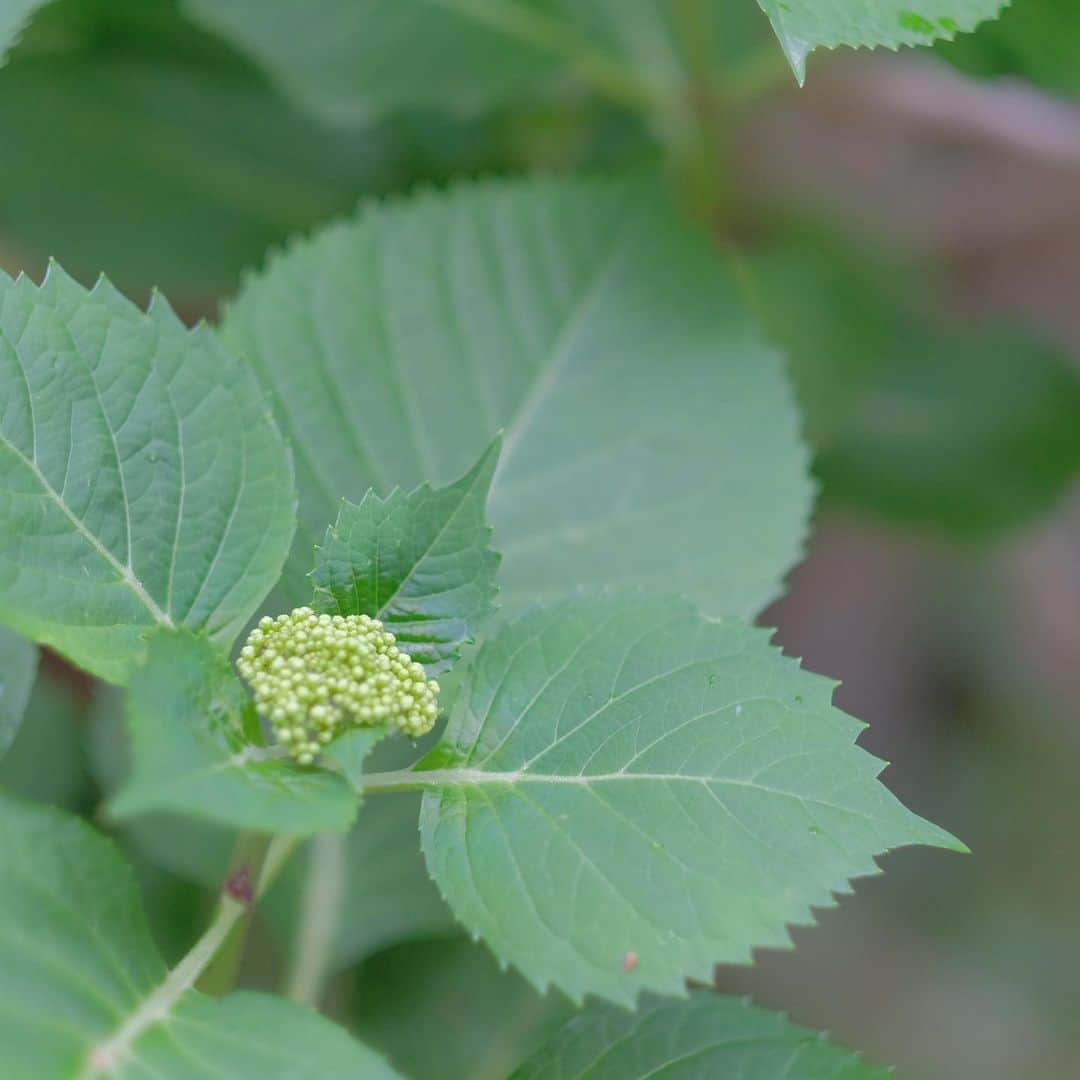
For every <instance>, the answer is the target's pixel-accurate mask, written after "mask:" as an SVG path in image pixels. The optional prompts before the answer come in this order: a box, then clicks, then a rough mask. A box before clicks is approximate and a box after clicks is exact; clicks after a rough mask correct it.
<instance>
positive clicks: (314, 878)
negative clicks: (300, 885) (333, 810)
mask: <svg viewBox="0 0 1080 1080" xmlns="http://www.w3.org/2000/svg"><path fill="white" fill-rule="evenodd" d="M345 862H346V859H345V837H344V836H342V835H340V834H337V833H324V834H322V835H320V836H316V837H315V839H314V840H313V841H312V844H311V857H310V860H309V863H308V870H307V881H306V884H305V886H304V896H303V900H302V901H301V907H300V918H299V921H298V923H299V929H298V936H297V941H296V948H295V951H294V953H293V965H292V970H291V971H290V973H289V982H288V987H287V989H286V994H287V996H288V997H289V998H290V999H291V1000H292V1001H295V1002H298V1003H299V1004H302V1005H318V1003H319V998H320V996H321V995H322V990H323V985H324V983H325V982H326V975H327V972H328V971H329V968H330V958H331V956H332V955H333V951H334V936H335V933H336V932H337V927H338V923H339V921H340V919H341V906H342V901H343V898H344V895H345Z"/></svg>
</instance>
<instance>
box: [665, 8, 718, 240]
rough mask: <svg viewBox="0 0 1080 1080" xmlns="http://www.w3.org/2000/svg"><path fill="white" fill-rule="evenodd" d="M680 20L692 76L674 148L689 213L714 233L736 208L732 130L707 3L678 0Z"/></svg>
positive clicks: (681, 38) (682, 44)
mask: <svg viewBox="0 0 1080 1080" xmlns="http://www.w3.org/2000/svg"><path fill="white" fill-rule="evenodd" d="M675 16H676V28H677V31H678V38H679V49H680V51H681V53H682V57H683V64H684V67H685V69H686V71H687V74H688V79H687V87H686V102H685V105H686V115H687V117H688V118H689V121H690V123H689V130H688V131H687V132H686V134H685V135H684V137H683V141H682V144H681V145H677V146H676V147H675V167H676V169H677V171H678V180H679V184H680V187H681V189H682V194H683V199H684V201H685V202H686V204H687V206H688V208H689V209H690V211H691V213H693V214H694V215H695V216H696V217H698V218H699V219H701V220H702V221H703V222H704V223H705V224H706V225H707V226H708V227H709V228H710V229H712V228H715V227H716V226H717V224H718V223H719V222H720V220H721V219H722V218H723V216H724V214H725V211H726V210H727V208H728V207H729V205H730V203H731V177H730V168H729V153H728V143H729V139H730V125H729V122H728V116H727V110H726V107H725V102H724V101H723V99H722V96H721V94H720V92H719V89H718V87H717V84H716V74H715V72H714V70H713V55H714V42H713V40H712V23H711V20H710V18H709V11H708V8H707V6H706V3H705V2H704V0H676V2H675ZM685 130H686V128H685V125H684V131H685Z"/></svg>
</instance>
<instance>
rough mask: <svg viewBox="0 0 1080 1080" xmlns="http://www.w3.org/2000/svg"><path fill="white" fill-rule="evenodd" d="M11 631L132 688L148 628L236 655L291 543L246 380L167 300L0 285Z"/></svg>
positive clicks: (0, 553) (283, 474)
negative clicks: (141, 301)
mask: <svg viewBox="0 0 1080 1080" xmlns="http://www.w3.org/2000/svg"><path fill="white" fill-rule="evenodd" d="M0 394H2V395H3V398H4V400H5V403H6V407H5V409H4V413H3V418H2V420H0V621H3V622H5V623H7V624H9V625H10V626H12V627H13V628H14V629H16V630H18V631H19V632H21V633H23V634H25V635H26V636H27V637H30V638H32V639H34V640H37V641H40V642H43V643H45V644H48V645H51V646H53V647H54V648H55V649H57V650H59V651H60V652H63V653H64V654H65V655H67V656H68V657H70V658H71V659H72V660H73V661H74V662H75V663H77V664H79V665H81V666H82V667H85V668H86V669H87V670H89V671H91V672H93V673H94V674H96V675H100V676H101V677H102V678H105V679H109V680H112V681H115V682H123V681H125V680H126V679H127V678H128V676H129V675H130V672H131V670H132V668H133V666H134V665H135V664H136V663H137V662H138V660H139V658H140V656H141V655H142V653H143V648H144V646H143V635H144V634H145V633H146V632H147V631H148V630H149V629H151V628H154V627H162V626H163V627H179V626H183V627H187V628H190V629H193V630H196V629H197V630H201V631H204V632H205V633H207V634H209V635H210V636H211V637H212V638H213V639H214V640H215V641H217V642H218V643H220V644H221V645H222V646H226V647H227V646H228V645H229V644H231V642H232V641H233V639H234V638H235V637H236V635H237V633H238V632H239V630H240V629H241V628H242V627H243V625H244V623H245V622H246V621H247V620H248V618H249V617H250V616H251V614H252V612H253V611H254V610H255V608H256V607H257V605H258V604H259V602H260V601H261V600H262V598H263V597H264V596H265V594H266V593H267V591H268V590H269V589H270V587H271V586H272V585H273V584H274V582H275V580H276V579H277V577H278V574H279V571H280V569H281V565H282V561H283V560H284V557H285V554H286V552H287V551H288V547H289V543H290V541H291V539H292V533H293V528H294V509H293V500H294V495H293V488H292V470H291V465H290V461H289V456H288V453H287V451H286V449H285V446H284V444H283V443H282V441H281V437H280V435H279V433H278V430H277V428H276V426H275V425H274V422H273V420H272V419H271V417H270V415H269V413H268V410H267V408H266V405H265V404H264V403H263V400H262V396H261V394H260V392H259V389H258V387H257V386H256V384H255V380H254V379H253V378H252V375H251V372H250V370H249V369H248V368H247V367H246V366H245V365H242V364H239V363H237V361H236V360H235V359H234V358H233V357H232V356H230V355H229V353H228V352H227V351H226V350H225V349H224V348H223V347H222V346H221V345H220V343H219V342H218V339H217V337H216V335H215V334H214V333H213V332H212V331H211V330H210V329H209V328H207V327H205V326H199V327H197V328H196V329H194V330H188V329H186V328H185V327H184V326H183V325H182V324H181V323H180V321H179V320H178V319H177V318H176V316H175V315H174V314H173V313H172V311H171V310H170V308H169V307H168V305H167V304H166V303H165V302H164V301H163V300H161V298H160V297H156V298H155V300H154V302H153V303H152V305H151V307H150V311H149V312H148V313H143V312H141V311H139V310H138V309H137V308H136V307H134V306H133V305H132V304H131V303H129V302H128V301H127V300H125V299H124V298H123V297H122V296H121V295H120V294H119V293H117V292H116V291H115V290H114V289H113V288H112V287H111V286H110V285H109V284H108V282H106V281H105V280H104V279H101V280H100V281H99V282H98V284H97V285H96V286H95V287H94V289H93V290H92V291H90V292H88V291H87V290H86V289H84V288H83V287H82V286H81V285H78V284H77V283H76V282H74V281H73V280H72V279H71V278H69V277H67V275H65V274H64V273H63V271H61V270H60V269H59V268H58V267H56V266H53V267H52V268H51V269H50V271H49V274H48V276H47V277H46V279H45V281H44V282H43V283H42V285H41V286H40V287H39V286H37V285H35V284H34V283H33V282H31V281H30V280H29V279H27V278H25V277H19V278H18V279H17V280H14V281H13V280H11V279H10V278H8V277H7V276H5V275H0Z"/></svg>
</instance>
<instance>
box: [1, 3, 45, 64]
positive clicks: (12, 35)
mask: <svg viewBox="0 0 1080 1080" xmlns="http://www.w3.org/2000/svg"><path fill="white" fill-rule="evenodd" d="M44 3H45V0H0V66H2V65H3V63H4V60H5V59H6V58H7V52H8V49H10V48H11V47H12V46H13V45H14V44H15V42H16V41H18V39H19V34H21V33H22V29H23V27H24V26H25V25H26V22H27V20H28V19H29V18H30V16H31V15H33V13H34V12H35V11H36V10H37V9H38V8H39V7H41V5H42V4H44Z"/></svg>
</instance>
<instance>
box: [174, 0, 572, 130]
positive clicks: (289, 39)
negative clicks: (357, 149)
mask: <svg viewBox="0 0 1080 1080" xmlns="http://www.w3.org/2000/svg"><path fill="white" fill-rule="evenodd" d="M500 6H501V5H500ZM184 7H185V9H186V10H187V11H188V12H189V13H190V14H191V15H192V17H194V18H195V19H197V20H198V21H200V22H201V23H203V24H204V25H205V26H207V27H208V28H210V29H212V30H216V31H217V32H218V33H220V34H222V35H223V36H224V37H225V38H227V39H228V40H229V41H231V42H233V43H234V44H235V45H237V46H238V47H240V48H242V49H244V50H245V51H248V52H251V53H252V54H253V55H254V56H255V57H257V58H258V60H259V61H260V62H261V63H262V65H263V66H264V67H265V68H266V69H267V70H268V71H269V72H270V74H271V75H272V76H273V77H274V78H275V79H276V80H277V81H278V82H280V83H281V85H282V86H283V87H284V88H285V89H286V91H288V92H289V93H290V94H291V95H292V96H293V97H295V98H296V99H297V100H298V101H300V102H301V103H302V104H304V105H306V106H307V107H308V108H309V109H311V110H312V111H313V112H315V113H316V114H317V115H319V116H321V117H322V118H323V119H324V120H326V121H328V122H330V123H334V124H350V123H351V124H356V123H366V122H368V121H370V120H372V119H374V118H376V117H378V116H379V115H381V114H383V113H385V112H389V111H394V110H397V109H403V108H431V107H437V108H440V109H449V110H451V111H454V112H461V113H468V112H475V111H478V110H480V109H487V108H489V107H491V106H492V105H494V104H498V103H500V102H505V101H511V100H514V99H515V98H518V97H520V96H521V95H522V94H528V93H529V92H531V91H533V90H535V89H536V88H537V87H538V86H541V85H543V84H544V83H546V82H549V81H550V79H551V77H552V73H553V70H554V69H555V67H556V63H555V60H554V57H553V56H552V55H551V54H550V53H549V52H548V51H547V50H545V49H544V48H543V47H538V46H537V45H535V44H532V43H530V42H529V41H521V40H520V39H519V38H518V37H517V36H515V35H513V34H510V35H508V34H507V33H505V32H504V31H505V19H510V20H511V21H516V20H517V19H519V18H520V19H523V20H525V21H527V22H533V21H534V19H535V15H534V14H533V15H530V13H528V12H524V11H523V13H522V14H521V15H520V16H514V15H509V16H505V17H504V16H503V15H502V14H501V12H500V11H499V10H498V9H495V8H493V7H492V6H491V5H488V4H486V3H483V2H481V3H476V2H475V0H463V2H461V3H454V2H451V3H445V2H441V0H396V2H395V3H393V4H387V3H384V2H383V0H347V2H343V0H304V2H303V3H300V2H298V0H184Z"/></svg>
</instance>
